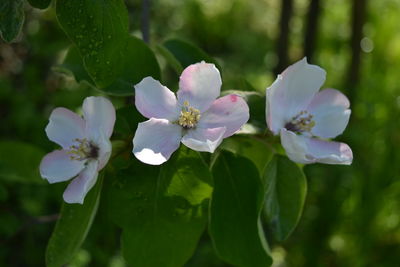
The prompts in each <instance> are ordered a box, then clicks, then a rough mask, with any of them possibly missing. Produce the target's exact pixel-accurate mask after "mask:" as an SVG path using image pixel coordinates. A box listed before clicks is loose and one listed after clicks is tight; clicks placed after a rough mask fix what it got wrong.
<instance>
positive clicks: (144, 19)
mask: <svg viewBox="0 0 400 267" xmlns="http://www.w3.org/2000/svg"><path fill="white" fill-rule="evenodd" d="M150 8H151V1H150V0H142V12H141V16H140V22H141V23H140V29H141V31H142V38H143V41H144V42H145V43H149V42H150Z"/></svg>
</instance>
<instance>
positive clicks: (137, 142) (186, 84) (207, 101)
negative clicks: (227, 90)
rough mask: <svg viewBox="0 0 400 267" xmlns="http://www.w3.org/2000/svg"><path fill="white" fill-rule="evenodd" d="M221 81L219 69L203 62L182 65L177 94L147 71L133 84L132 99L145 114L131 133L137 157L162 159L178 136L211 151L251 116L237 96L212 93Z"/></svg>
mask: <svg viewBox="0 0 400 267" xmlns="http://www.w3.org/2000/svg"><path fill="white" fill-rule="evenodd" d="M221 84H222V81H221V76H220V74H219V71H218V69H217V68H216V67H215V66H214V65H213V64H207V63H204V62H201V63H197V64H193V65H190V66H188V67H187V68H186V69H185V70H184V71H183V73H182V75H181V77H180V81H179V88H180V89H179V91H178V92H177V97H176V96H175V94H174V93H173V92H171V91H170V90H169V89H168V88H167V87H165V86H163V85H161V84H160V82H158V81H156V80H154V79H153V78H151V77H146V78H144V79H143V80H142V81H141V82H140V83H139V84H137V85H136V86H135V105H136V108H137V109H138V111H139V112H140V113H141V114H142V115H143V116H145V117H146V118H149V120H148V121H145V122H142V123H140V124H139V126H138V128H137V130H136V133H135V137H134V138H133V154H134V155H135V156H136V158H138V159H139V160H140V161H142V162H144V163H147V164H152V165H159V164H162V163H164V162H165V161H167V160H168V159H169V158H170V156H171V154H172V153H173V152H174V151H175V150H177V149H178V147H179V145H180V142H182V143H183V144H184V145H186V146H187V147H189V148H191V149H194V150H197V151H206V152H214V150H215V149H216V148H217V147H218V145H219V144H220V143H221V142H222V140H223V139H224V138H226V137H228V136H231V135H233V134H234V133H235V132H236V131H237V130H239V129H240V127H241V126H242V125H243V124H244V123H246V122H247V120H248V119H249V108H248V106H247V103H246V102H245V101H244V100H243V99H242V98H241V97H240V96H237V95H233V94H231V95H227V96H224V97H221V98H218V99H216V98H217V97H218V96H219V94H220V89H221Z"/></svg>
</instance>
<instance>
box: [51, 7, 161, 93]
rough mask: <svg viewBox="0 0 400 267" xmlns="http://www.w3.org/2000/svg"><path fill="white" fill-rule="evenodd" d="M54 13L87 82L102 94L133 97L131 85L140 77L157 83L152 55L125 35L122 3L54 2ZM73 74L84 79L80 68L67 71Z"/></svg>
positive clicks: (156, 73)
mask: <svg viewBox="0 0 400 267" xmlns="http://www.w3.org/2000/svg"><path fill="white" fill-rule="evenodd" d="M56 13H57V18H58V21H59V22H60V24H61V26H62V28H63V30H64V31H65V32H66V34H67V35H68V37H69V38H70V39H71V40H72V41H73V43H74V44H75V45H76V47H77V48H78V51H79V54H80V56H81V58H82V62H83V66H84V68H85V70H86V71H87V73H88V74H89V76H90V78H91V80H93V81H94V83H95V85H96V86H97V87H98V88H100V89H102V90H103V91H104V92H106V93H108V94H113V95H133V94H134V89H133V87H132V85H134V84H136V83H138V82H140V81H141V80H142V79H143V78H144V77H146V76H152V77H154V78H155V79H160V68H159V65H158V62H157V60H156V58H155V56H154V53H153V52H152V51H151V50H150V48H148V47H147V45H146V44H145V43H144V42H143V41H141V40H140V39H138V38H136V37H133V36H130V35H129V31H128V12H127V10H126V7H125V4H124V1H123V0H103V1H92V0H69V1H61V0H57V2H56ZM67 59H68V58H67ZM74 62H76V60H74ZM73 65H74V66H75V64H73ZM74 70H75V71H79V72H78V74H75V73H74V75H75V77H76V78H77V79H79V77H80V78H85V79H86V77H84V75H81V74H82V71H81V68H77V67H73V69H72V70H71V71H74Z"/></svg>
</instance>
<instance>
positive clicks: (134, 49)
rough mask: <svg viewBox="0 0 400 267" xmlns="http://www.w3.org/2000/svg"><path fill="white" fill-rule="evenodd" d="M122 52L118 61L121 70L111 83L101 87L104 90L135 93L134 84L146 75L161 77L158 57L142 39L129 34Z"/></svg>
mask: <svg viewBox="0 0 400 267" xmlns="http://www.w3.org/2000/svg"><path fill="white" fill-rule="evenodd" d="M121 53H122V55H123V57H122V59H121V61H120V62H119V63H118V64H119V65H118V67H119V68H121V71H120V72H119V73H118V76H117V79H116V80H115V81H114V82H113V83H112V84H111V85H109V86H106V87H102V88H101V90H102V91H104V92H106V93H108V94H112V95H121V96H124V95H133V94H134V88H133V85H135V84H137V83H139V82H140V81H141V80H142V79H143V78H144V77H147V76H151V77H153V78H154V79H156V80H160V79H161V74H160V67H159V65H158V62H157V59H156V57H155V55H154V53H153V51H151V49H150V48H149V47H148V46H147V45H146V44H145V43H144V42H143V41H142V40H140V39H138V38H136V37H134V36H129V37H128V39H127V42H126V45H125V49H124V50H123V51H122V52H121ZM115 67H117V66H115Z"/></svg>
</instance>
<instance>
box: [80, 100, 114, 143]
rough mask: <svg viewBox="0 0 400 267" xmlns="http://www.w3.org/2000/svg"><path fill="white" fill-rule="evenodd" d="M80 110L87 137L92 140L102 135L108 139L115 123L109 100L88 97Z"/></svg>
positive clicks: (112, 108) (112, 107)
mask: <svg viewBox="0 0 400 267" xmlns="http://www.w3.org/2000/svg"><path fill="white" fill-rule="evenodd" d="M82 109H83V117H84V118H85V121H86V134H87V136H88V137H89V138H91V139H93V138H97V137H98V136H99V135H100V134H102V135H104V136H105V137H106V138H110V137H111V135H112V132H113V129H114V123H115V108H114V106H113V104H112V103H111V102H110V100H108V99H107V98H104V97H101V96H97V97H96V96H90V97H87V98H85V101H83V106H82Z"/></svg>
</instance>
